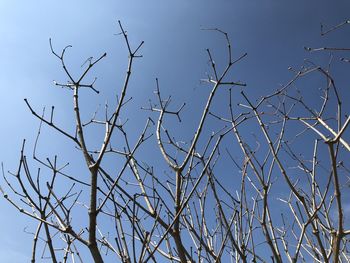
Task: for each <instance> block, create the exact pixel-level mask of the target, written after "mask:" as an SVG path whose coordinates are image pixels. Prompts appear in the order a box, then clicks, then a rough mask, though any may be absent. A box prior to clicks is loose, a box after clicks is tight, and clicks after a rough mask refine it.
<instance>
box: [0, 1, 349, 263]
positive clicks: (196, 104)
mask: <svg viewBox="0 0 350 263" xmlns="http://www.w3.org/2000/svg"><path fill="white" fill-rule="evenodd" d="M349 10H350V2H349V1H345V0H339V1H325V0H321V1H320V0H310V1H304V0H294V1H285V0H281V1H277V0H275V1H273V0H251V1H242V0H215V1H214V0H212V1H208V0H204V1H203V0H201V1H199V0H191V1H188V0H179V1H161V0H158V1H156V0H149V1H140V0H137V1H111V0H109V1H92V0H87V1H81V0H79V1H78V0H77V1H67V0H64V1H52V0H45V1H44V0H40V1H19V0H18V1H17V0H13V1H10V0H1V1H0V36H1V40H0V84H1V86H0V90H1V96H0V112H2V118H1V123H2V125H1V136H0V146H1V151H0V160H1V161H2V162H4V164H5V170H8V169H10V170H14V169H15V168H16V163H17V161H18V157H19V150H20V145H21V142H22V139H23V138H27V139H28V140H29V142H31V143H32V142H33V141H34V139H35V135H36V129H37V126H38V121H37V120H36V119H34V118H33V116H32V115H31V114H30V113H29V111H28V110H27V109H26V107H25V104H24V102H23V99H24V98H28V99H29V100H30V102H31V103H32V105H33V106H35V107H36V109H38V110H40V109H41V108H42V107H43V106H45V105H46V106H48V107H50V106H51V105H55V106H56V108H57V118H58V120H60V121H61V123H62V125H65V126H66V127H69V129H70V128H71V127H73V126H71V125H70V123H71V122H70V121H71V119H70V117H71V116H72V112H71V104H72V103H71V100H70V99H71V94H69V93H68V92H67V91H66V90H61V89H59V88H57V87H54V86H53V84H52V81H53V80H57V81H62V82H64V81H65V80H66V79H65V77H64V75H63V73H62V70H61V68H60V65H59V63H58V61H57V60H56V59H55V58H54V57H53V56H52V55H51V54H50V49H49V42H48V39H49V38H50V37H51V38H52V39H53V44H54V47H56V49H57V50H60V49H61V48H63V47H64V46H66V45H68V44H71V45H73V48H72V49H71V50H69V53H68V57H69V59H68V61H69V64H70V67H71V69H72V71H73V72H75V73H77V72H78V71H77V70H79V69H80V65H81V64H82V63H83V62H84V60H85V59H86V58H87V57H90V56H94V57H97V56H99V55H100V54H103V53H104V52H107V54H108V56H107V58H106V59H105V61H103V62H102V63H101V64H100V65H99V66H98V67H97V68H96V70H95V71H94V72H93V74H92V75H91V78H93V77H94V76H97V77H98V81H97V86H96V87H97V88H98V89H99V90H100V91H101V92H102V94H101V95H100V96H99V97H97V98H96V96H94V95H93V94H89V95H86V96H87V100H88V102H89V103H88V104H89V105H96V106H92V108H89V107H87V110H88V112H89V113H88V114H92V113H93V111H94V110H95V109H96V107H97V105H98V104H99V103H103V102H104V101H105V100H106V99H108V98H110V100H112V96H114V95H113V94H117V93H118V91H119V89H118V87H120V85H121V81H122V79H123V78H124V73H125V67H126V62H127V52H126V49H125V47H124V43H123V41H122V40H121V38H120V36H118V35H116V33H119V29H118V27H117V20H121V21H122V23H123V25H124V27H125V28H126V30H127V31H128V32H129V36H130V39H131V43H133V44H134V45H136V44H137V43H138V42H139V41H141V40H144V41H145V45H144V47H143V48H142V54H143V56H144V57H143V58H142V59H140V60H138V61H136V67H135V70H134V73H135V74H134V75H133V78H132V82H131V86H130V89H129V95H130V96H133V97H134V100H133V102H132V103H131V104H130V106H129V108H128V110H130V111H128V113H127V115H130V117H129V118H130V119H131V124H130V125H131V127H134V126H135V127H139V128H136V129H141V128H142V127H143V120H144V119H145V116H146V113H144V112H141V111H140V110H139V108H140V106H145V105H147V101H148V98H152V96H153V94H152V92H153V90H154V79H155V77H158V78H159V79H160V83H161V86H162V89H163V93H165V94H172V95H173V96H174V99H175V100H177V102H178V104H181V103H180V102H181V101H187V102H190V103H189V104H190V106H189V108H188V109H187V110H189V112H191V114H188V115H187V117H185V119H184V121H185V123H186V121H187V125H186V126H185V127H182V130H180V131H179V135H180V136H181V135H183V136H185V138H186V136H190V133H191V132H192V131H193V128H194V125H195V124H196V123H194V122H191V119H195V118H196V117H198V114H199V112H200V109H201V107H202V106H203V103H204V100H205V96H204V95H205V94H207V92H208V89H207V87H206V86H203V85H200V83H199V80H200V79H201V78H203V77H205V76H206V75H205V73H206V71H207V70H208V64H207V62H208V59H207V56H206V53H205V48H207V47H209V48H211V49H213V50H214V54H215V55H216V56H217V57H218V60H220V57H222V56H223V53H222V52H223V48H224V44H225V43H224V41H223V39H222V38H221V36H220V35H218V34H215V33H213V32H208V31H203V30H201V28H208V27H210V28H213V27H217V28H220V29H222V30H224V31H226V32H228V33H229V36H230V38H231V40H232V45H233V52H234V56H235V57H238V56H239V55H241V54H243V53H244V52H247V53H248V57H247V58H246V59H245V60H244V61H242V62H241V63H240V64H239V65H237V67H236V69H234V71H233V74H232V78H233V79H234V80H241V81H243V82H246V83H247V84H248V86H247V88H246V89H247V92H248V93H250V94H252V96H254V95H262V94H264V93H266V92H267V91H269V90H273V89H276V88H277V87H278V86H279V85H280V84H283V83H286V82H287V81H288V80H289V78H290V77H291V74H290V72H289V71H288V70H287V68H288V67H289V66H294V67H298V66H299V65H301V64H302V63H303V59H304V58H306V57H309V56H310V54H309V53H307V52H305V50H304V49H303V47H304V46H323V45H325V44H327V45H330V46H331V45H333V44H336V43H343V44H344V46H346V45H347V46H350V38H349V35H348V32H349V31H346V32H344V31H340V32H335V33H334V34H333V36H332V38H322V37H321V36H320V23H321V22H323V23H325V24H328V25H334V24H337V23H339V22H341V21H343V20H345V19H349V17H348V15H349ZM316 59H317V58H316ZM319 60H320V62H325V60H324V59H323V58H319ZM220 96H221V97H220ZM224 98H225V96H224V95H219V98H218V101H219V103H220V99H224ZM138 122H140V123H142V125H141V126H140V125H139V124H138ZM132 125H134V126H132ZM186 139H188V138H186ZM42 144H43V145H42V151H43V154H45V153H46V154H48V153H50V152H51V153H52V152H54V151H57V152H64V151H65V150H68V151H69V149H70V148H69V146H67V145H65V144H62V142H61V141H60V140H59V139H57V140H56V139H55V140H47V141H44V142H43V143H42ZM66 154H69V153H66ZM1 185H3V183H2V182H1ZM0 207H1V216H0V231H1V236H0V262H11V263H12V262H13V263H20V262H28V261H29V257H30V253H31V236H30V235H28V234H24V233H23V229H24V227H25V226H27V225H28V226H31V227H33V224H31V222H30V220H29V219H28V218H25V217H23V216H21V215H19V213H18V212H17V211H15V210H14V209H13V208H12V207H10V205H9V204H8V203H6V202H5V201H4V200H3V199H0ZM32 230H33V228H32Z"/></svg>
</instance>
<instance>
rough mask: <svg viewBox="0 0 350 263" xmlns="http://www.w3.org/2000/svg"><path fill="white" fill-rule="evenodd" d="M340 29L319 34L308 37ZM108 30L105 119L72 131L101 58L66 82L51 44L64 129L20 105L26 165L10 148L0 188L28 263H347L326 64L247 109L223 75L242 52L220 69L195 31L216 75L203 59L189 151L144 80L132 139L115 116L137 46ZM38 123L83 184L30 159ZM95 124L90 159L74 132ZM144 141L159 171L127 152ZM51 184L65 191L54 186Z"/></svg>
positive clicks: (298, 73) (340, 108)
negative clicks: (71, 160)
mask: <svg viewBox="0 0 350 263" xmlns="http://www.w3.org/2000/svg"><path fill="white" fill-rule="evenodd" d="M348 22H349V21H345V22H343V23H341V24H339V25H337V26H335V27H331V28H328V29H325V27H324V26H322V28H321V34H322V35H328V34H330V33H332V31H334V30H338V29H339V28H341V27H343V26H344V25H346V24H348ZM119 27H120V30H121V36H123V38H124V42H125V44H126V47H127V52H128V56H129V60H128V67H127V70H126V74H125V80H124V83H123V85H122V88H121V91H120V95H119V96H118V97H117V101H116V103H115V108H114V110H113V111H110V109H109V108H110V106H111V105H106V108H105V112H103V113H102V114H101V113H99V112H96V113H95V114H94V115H93V117H92V118H91V119H90V120H88V121H85V120H84V118H83V116H84V114H83V113H82V111H81V107H80V104H81V103H84V101H82V100H81V97H80V96H79V94H80V93H81V92H86V90H91V91H93V92H95V93H99V91H98V90H97V89H96V88H95V86H94V84H95V81H93V82H92V83H86V82H85V81H86V76H87V74H88V73H90V71H91V70H92V68H93V67H94V66H95V65H96V64H97V63H99V62H100V61H101V60H103V58H104V57H105V56H106V54H103V55H101V56H100V57H99V58H97V59H96V60H93V59H92V58H90V59H88V60H87V61H86V63H85V64H86V68H85V70H84V71H83V72H82V74H81V75H80V77H78V78H74V77H73V76H72V74H71V73H70V71H69V70H68V67H67V65H66V60H65V55H66V51H67V49H68V48H69V47H70V46H67V47H66V48H64V49H63V50H62V52H60V53H58V52H57V51H56V50H55V49H54V48H53V46H52V44H51V41H50V46H51V51H52V54H53V55H54V56H55V57H56V58H57V59H58V61H59V62H60V63H61V66H62V68H63V71H64V72H65V74H66V76H67V78H68V81H67V82H66V83H59V82H55V85H57V86H59V87H61V88H64V89H68V90H69V91H70V92H72V94H73V110H74V114H75V131H74V132H73V133H71V132H70V131H69V130H67V129H65V128H62V127H61V126H60V125H59V123H56V121H55V119H54V108H53V107H52V108H51V111H50V112H49V114H47V113H46V112H45V109H44V111H43V112H42V114H41V113H39V112H37V111H36V110H35V109H34V107H32V105H31V104H30V103H29V101H28V100H25V103H26V105H27V106H28V108H29V110H30V111H31V113H32V114H33V115H34V116H35V117H36V118H37V119H39V121H40V127H39V130H38V133H37V139H36V141H35V144H34V149H33V156H32V157H33V158H32V159H33V160H28V158H27V155H26V151H25V141H24V142H23V146H22V149H21V152H20V160H19V165H18V168H17V170H16V171H15V172H9V175H10V176H9V175H7V174H6V173H5V172H4V168H3V175H4V179H5V182H6V183H7V186H8V188H9V189H10V190H11V191H12V193H13V195H11V197H10V196H9V195H8V194H7V193H6V192H5V191H4V190H3V188H1V191H2V193H3V196H4V197H5V198H6V199H7V200H8V201H9V202H10V203H11V204H12V205H13V206H14V207H15V208H16V209H18V211H19V212H21V213H23V214H25V215H26V216H29V217H31V218H33V219H34V220H36V221H37V223H38V226H37V229H36V231H35V232H33V233H32V234H33V250H32V262H36V261H37V259H38V258H44V257H48V258H49V259H50V260H52V262H75V261H80V262H86V260H89V259H85V258H86V257H87V255H86V252H87V251H89V252H90V255H91V257H92V258H93V260H94V262H105V261H108V260H112V259H114V260H116V259H118V260H120V261H121V262H148V261H151V262H164V261H170V262H182V263H184V262H248V261H249V262H285V261H286V262H297V261H301V262H310V261H313V262H330V261H332V262H349V261H350V254H349V245H348V235H349V234H350V224H349V223H347V221H346V218H347V215H346V214H344V206H346V205H347V202H346V198H347V197H348V196H349V194H348V190H347V189H348V186H347V184H348V182H349V178H350V177H349V172H350V167H349V162H347V161H346V160H347V159H348V152H349V150H350V145H349V143H348V142H347V138H346V137H347V127H348V125H349V122H350V117H349V116H348V114H347V110H348V109H347V107H346V105H345V106H344V104H343V99H344V96H342V91H341V89H340V88H339V87H337V85H336V81H335V79H334V78H333V77H332V73H331V65H333V63H334V61H333V56H330V63H329V65H328V66H326V67H322V66H319V65H316V64H314V63H313V62H311V61H306V62H305V65H303V66H302V67H301V68H300V69H298V70H294V69H292V68H290V71H291V72H293V74H294V77H293V78H292V79H291V80H290V81H289V82H288V83H287V84H286V85H284V86H282V87H280V88H279V89H278V90H276V91H275V92H273V93H271V94H270V95H266V96H263V97H261V98H260V99H258V100H255V99H251V98H250V96H249V95H248V94H247V92H246V91H244V90H243V91H241V93H240V94H239V93H238V92H239V90H240V89H241V88H240V87H244V86H245V84H244V83H241V82H238V81H233V80H232V77H231V69H232V68H233V67H234V66H236V64H237V63H238V62H239V61H240V60H242V59H243V58H245V56H246V54H242V55H241V56H238V57H237V58H234V57H233V56H232V51H231V44H230V39H229V37H228V35H227V33H225V32H223V31H221V30H219V29H208V30H211V31H214V32H216V33H219V34H220V35H222V36H223V38H224V40H225V41H226V44H227V47H226V48H227V60H226V61H223V62H222V63H221V64H220V65H217V64H216V63H215V62H214V61H215V60H214V58H213V55H212V52H211V51H210V50H207V56H208V58H209V61H210V67H211V74H210V75H208V76H207V78H206V79H204V80H203V82H205V83H207V84H208V85H210V86H211V92H210V93H209V95H208V98H207V101H206V105H205V107H204V108H203V111H202V114H201V117H200V119H199V120H198V125H197V128H196V129H195V131H194V132H193V134H192V136H190V138H191V139H190V141H189V142H187V143H184V142H183V141H182V140H180V139H179V138H175V136H177V135H176V132H174V131H171V130H169V129H168V128H167V127H166V126H167V125H166V120H167V119H168V118H172V119H177V120H178V121H179V122H181V116H182V114H183V111H184V110H186V108H185V104H183V105H180V107H178V108H176V107H175V109H173V106H172V104H171V97H164V96H163V94H162V93H161V87H160V83H159V81H158V80H156V83H155V85H156V91H155V102H153V101H150V103H149V105H148V106H147V107H144V108H143V109H144V110H147V111H150V114H151V117H150V118H148V119H147V120H146V121H145V125H144V128H143V130H142V132H141V134H140V135H139V136H138V139H137V140H136V141H135V140H134V139H133V135H131V134H130V133H129V132H128V131H127V129H126V127H125V126H126V124H125V122H123V121H122V119H123V118H122V117H121V112H122V111H123V110H124V108H125V105H126V104H127V103H128V102H129V99H127V95H126V94H127V90H128V86H129V82H130V80H131V75H132V72H133V63H134V61H135V60H136V59H138V58H140V57H141V55H140V52H141V47H142V45H143V42H141V43H140V44H139V45H137V46H136V47H134V46H133V45H132V43H130V42H129V40H128V35H127V33H126V31H125V30H124V29H123V27H122V25H121V23H120V22H119ZM306 50H308V51H310V52H322V51H335V52H341V51H348V50H349V49H348V48H338V47H322V48H306ZM346 62H349V60H348V59H346V58H341V60H340V61H337V63H338V64H339V63H342V64H345V63H346ZM310 75H316V76H317V77H320V78H322V79H324V87H323V88H322V89H319V90H315V91H314V94H316V93H317V96H318V98H319V100H318V101H317V100H315V99H314V97H316V96H313V98H311V99H310V98H309V97H308V95H307V94H306V95H303V90H300V89H298V86H299V83H302V81H303V78H305V77H307V76H310ZM308 88H312V87H308ZM218 89H225V90H226V92H227V93H228V96H227V98H228V99H227V114H226V115H225V114H221V113H216V109H215V107H213V101H214V100H215V95H216V93H217V91H218ZM308 94H310V92H309V93H308ZM238 95H240V96H239V98H238ZM240 100H242V101H241V102H239V101H240ZM209 119H210V122H211V123H212V122H215V125H214V128H212V127H211V126H210V124H209ZM43 125H46V126H49V127H51V128H52V129H53V130H55V131H57V133H58V134H60V135H61V136H63V137H65V138H66V139H67V140H69V141H71V143H72V144H73V145H74V147H75V148H76V149H78V151H79V153H80V154H81V155H82V156H83V158H84V160H85V164H84V165H85V170H84V169H83V168H81V169H79V173H82V172H83V171H86V174H85V175H84V176H76V174H74V173H70V172H68V171H69V166H68V165H69V164H68V163H66V164H63V165H62V164H60V163H61V160H60V159H63V157H60V158H58V156H55V157H54V158H41V157H39V156H40V154H38V153H37V152H38V150H39V149H37V148H39V146H38V145H39V141H40V136H41V130H42V126H43ZM99 127H104V139H103V141H102V143H101V145H100V146H99V148H94V147H93V146H91V145H92V144H93V143H91V142H90V141H89V140H88V139H87V138H88V136H87V134H88V133H89V130H91V129H96V130H99V129H100V128H99ZM211 129H213V131H212V132H209V131H211ZM153 130H154V133H155V136H153V134H152V131H153ZM247 131H254V133H253V134H252V133H250V132H247ZM173 134H175V136H174V135H173ZM151 139H155V140H156V142H157V145H158V148H159V151H160V153H161V155H159V156H162V157H163V160H158V159H157V160H156V163H159V162H161V161H162V162H163V163H165V164H166V165H167V167H169V168H168V170H167V171H166V173H164V172H163V171H160V170H159V169H157V168H156V164H149V163H146V162H144V160H143V159H142V157H143V156H142V154H139V150H140V149H141V148H142V146H143V145H144V144H145V142H146V141H148V140H151ZM233 149H235V150H233ZM152 155H153V153H152ZM155 156H157V155H156V154H155ZM327 156H328V158H326V157H327ZM222 159H226V161H225V162H223V161H222ZM112 160H113V161H112ZM32 161H34V164H32V165H31V162H32ZM228 161H229V162H228ZM111 163H113V164H115V165H114V166H113V167H111ZM223 165H224V167H222V166H223ZM36 166H39V168H38V169H37V170H36V172H34V170H35V167H36ZM43 171H45V172H43ZM48 172H49V173H50V174H51V178H50V180H49V181H47V182H46V181H45V180H44V178H43V176H42V174H43V173H46V174H47V173H48ZM11 175H12V176H13V177H14V178H11V179H10V178H9V177H11ZM13 180H14V181H15V183H13V182H12V181H13ZM57 181H64V182H65V183H64V185H63V186H62V185H61V186H59V187H57V184H58V183H57ZM21 203H22V205H24V206H23V207H22V206H21V205H20V204H21ZM84 247H85V248H84ZM39 251H42V252H41V253H40V252H39ZM84 251H85V252H84ZM39 253H40V254H39Z"/></svg>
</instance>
